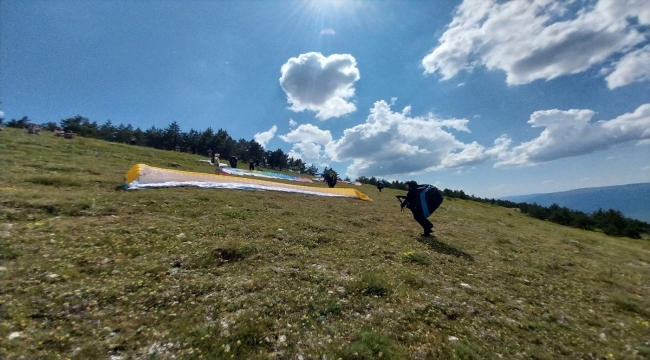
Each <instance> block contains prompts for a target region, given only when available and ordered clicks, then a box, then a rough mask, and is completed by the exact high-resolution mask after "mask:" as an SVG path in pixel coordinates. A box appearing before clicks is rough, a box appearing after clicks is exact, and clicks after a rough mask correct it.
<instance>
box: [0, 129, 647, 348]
mask: <svg viewBox="0 0 650 360" xmlns="http://www.w3.org/2000/svg"><path fill="white" fill-rule="evenodd" d="M199 158H201V157H199V156H198V155H192V154H185V153H175V152H168V151H159V150H152V149H148V148H142V147H134V146H129V145H120V144H110V143H106V142H102V141H97V140H93V139H84V138H77V139H74V140H66V139H61V138H56V137H53V136H50V135H49V134H47V133H43V134H42V135H40V136H38V135H28V134H27V133H26V132H23V131H19V130H15V129H5V130H4V131H2V132H0V166H1V169H2V171H0V358H6V359H18V358H26V359H34V358H52V359H56V358H72V359H89V358H108V357H110V356H116V357H118V358H123V359H127V358H129V359H168V358H172V357H173V356H175V357H176V358H183V359H185V358H207V359H231V358H245V359H269V358H282V359H285V358H286V359H296V358H298V356H302V357H303V358H304V359H315V358H319V359H320V358H323V356H326V358H327V359H338V358H342V359H375V358H379V355H380V354H381V358H382V359H492V358H493V359H499V358H502V359H516V358H522V359H609V358H614V359H642V358H646V357H647V356H648V354H650V343H648V339H650V310H648V309H650V287H649V286H648V284H650V242H648V241H647V239H645V240H631V239H625V238H614V237H608V236H606V235H605V234H602V233H596V232H588V231H581V230H577V229H572V228H568V227H563V226H559V225H555V224H552V223H549V222H544V221H539V220H535V219H532V218H530V217H527V216H526V215H523V214H521V213H519V212H518V211H514V210H512V209H505V208H500V207H497V206H492V205H489V204H480V203H475V202H468V201H463V200H454V199H446V200H445V202H444V203H443V204H442V206H441V207H440V208H439V209H438V211H436V213H435V214H434V215H433V216H432V217H431V220H432V222H433V223H434V225H435V231H434V234H435V235H436V236H435V237H434V238H420V237H419V234H420V233H421V232H422V229H420V228H418V226H417V224H416V223H415V221H413V219H412V217H411V216H410V214H406V213H400V211H399V208H398V205H397V203H396V202H395V201H394V200H395V199H394V196H395V195H397V194H399V193H400V192H398V191H395V190H392V189H384V191H383V192H382V193H379V192H378V191H377V190H376V189H375V188H374V187H372V186H367V185H364V186H361V187H355V188H358V189H360V190H361V191H363V192H364V193H366V194H367V195H369V196H370V197H371V198H373V200H374V201H373V202H364V201H361V200H355V199H345V198H327V197H317V196H309V195H302V194H289V193H278V192H254V191H234V190H220V189H197V188H169V189H148V190H137V191H125V190H122V189H121V186H120V185H121V183H122V180H123V177H124V174H125V173H126V171H127V170H129V168H130V167H131V166H132V165H133V164H136V163H145V164H148V165H152V166H158V167H163V168H167V167H169V166H168V165H167V164H170V163H175V164H180V165H181V167H180V168H179V169H181V170H188V171H198V172H205V173H212V172H213V168H212V167H211V166H209V165H207V164H206V163H202V162H198V161H197V159H199ZM310 186H325V185H324V184H319V183H315V184H311V185H310ZM337 186H343V187H345V186H348V185H337ZM350 187H353V186H351V185H350Z"/></svg>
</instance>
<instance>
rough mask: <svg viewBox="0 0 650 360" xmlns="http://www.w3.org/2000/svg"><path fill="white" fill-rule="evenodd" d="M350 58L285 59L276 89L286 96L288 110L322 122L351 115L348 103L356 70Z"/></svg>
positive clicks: (310, 55)
mask: <svg viewBox="0 0 650 360" xmlns="http://www.w3.org/2000/svg"><path fill="white" fill-rule="evenodd" d="M356 66H357V62H356V60H355V59H354V57H353V56H352V55H349V54H334V55H330V56H328V57H324V56H323V55H321V54H320V53H316V52H310V53H307V54H302V55H300V56H298V57H297V58H291V59H289V60H288V61H287V62H286V63H285V64H284V65H282V68H281V72H282V76H281V77H280V85H281V86H282V89H283V90H284V91H285V93H286V94H287V100H288V102H289V103H290V104H291V110H293V111H296V112H300V111H304V110H310V111H315V112H316V117H317V118H319V119H321V120H326V119H329V118H332V117H339V116H343V115H345V114H349V113H351V112H353V111H355V110H356V109H357V108H356V106H355V105H354V104H353V103H351V102H348V99H349V98H351V97H352V96H354V91H355V89H354V86H353V85H354V83H355V82H356V81H357V80H359V78H360V76H359V69H357V67H356Z"/></svg>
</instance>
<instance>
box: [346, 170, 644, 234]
mask: <svg viewBox="0 0 650 360" xmlns="http://www.w3.org/2000/svg"><path fill="white" fill-rule="evenodd" d="M357 181H359V182H361V183H364V184H371V185H375V186H376V185H377V184H379V183H382V184H384V187H386V188H391V189H399V190H406V183H404V182H401V181H397V180H395V181H392V182H391V181H387V180H384V179H377V178H375V177H374V176H373V177H371V178H368V177H365V176H361V177H359V178H358V179H357ZM442 194H443V195H444V196H446V197H449V198H456V199H462V200H471V201H477V202H481V203H488V204H492V205H498V206H502V207H506V208H514V209H519V210H520V211H521V212H522V213H524V214H528V215H529V216H531V217H533V218H536V219H539V220H548V221H550V222H553V223H556V224H560V225H564V226H571V227H574V228H578V229H584V230H592V231H595V230H600V231H602V232H603V233H605V234H607V235H611V236H626V237H630V238H633V239H640V238H641V234H644V233H645V234H649V233H650V224H648V223H646V222H644V221H639V220H636V219H630V218H626V217H625V216H624V215H623V213H621V212H620V211H618V210H614V209H609V210H603V209H598V210H597V211H594V212H593V213H591V214H588V213H585V212H583V211H578V210H571V209H569V208H567V207H564V206H559V205H558V204H552V205H551V206H549V207H545V206H542V205H539V204H537V203H532V204H528V203H525V202H519V203H516V202H513V201H509V200H500V199H494V198H492V199H488V198H480V197H476V196H474V195H467V194H465V192H464V191H463V190H450V189H444V190H442Z"/></svg>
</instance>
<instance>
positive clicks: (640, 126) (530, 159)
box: [493, 104, 650, 167]
mask: <svg viewBox="0 0 650 360" xmlns="http://www.w3.org/2000/svg"><path fill="white" fill-rule="evenodd" d="M593 116H594V112H593V111H591V110H575V109H574V110H568V111H561V110H557V109H555V110H545V111H536V112H534V113H533V114H532V115H531V117H530V120H529V121H528V123H529V124H532V127H545V129H544V131H542V133H541V134H540V135H539V137H537V138H535V139H533V140H531V141H529V142H525V143H522V144H521V145H518V146H515V147H513V148H512V150H506V148H507V146H506V147H505V148H504V147H501V148H500V150H496V152H497V153H495V154H493V155H494V156H495V157H497V158H498V159H499V161H498V162H497V163H496V164H495V167H499V166H517V165H532V164H535V163H541V162H546V161H552V160H556V159H560V158H565V157H571V156H578V155H584V154H588V153H591V152H594V151H597V150H602V149H606V148H608V147H610V146H612V145H616V144H621V143H624V142H628V141H636V140H646V139H650V104H644V105H641V106H639V107H638V108H637V109H636V110H635V111H634V112H632V113H627V114H623V115H621V116H619V117H617V118H615V119H612V120H608V121H603V120H601V121H597V122H595V123H591V122H590V120H591V118H592V117H593ZM502 138H503V140H506V139H507V137H502ZM497 141H499V140H498V139H497ZM507 141H510V140H509V139H507ZM495 148H498V146H495Z"/></svg>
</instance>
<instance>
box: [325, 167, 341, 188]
mask: <svg viewBox="0 0 650 360" xmlns="http://www.w3.org/2000/svg"><path fill="white" fill-rule="evenodd" d="M323 180H325V182H326V183H327V186H329V187H331V188H333V187H334V186H335V185H336V182H337V180H338V174H337V173H336V171H334V170H332V169H329V170H328V171H326V172H325V174H324V176H323Z"/></svg>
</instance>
